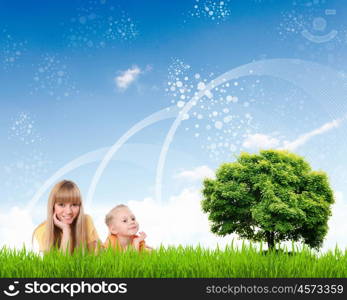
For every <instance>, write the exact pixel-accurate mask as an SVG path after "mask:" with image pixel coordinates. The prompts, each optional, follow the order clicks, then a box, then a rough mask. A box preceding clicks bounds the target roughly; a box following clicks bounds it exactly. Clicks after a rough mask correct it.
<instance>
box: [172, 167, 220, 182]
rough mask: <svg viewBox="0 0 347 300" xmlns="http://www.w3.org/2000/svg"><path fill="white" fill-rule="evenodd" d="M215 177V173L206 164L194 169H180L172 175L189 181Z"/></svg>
mask: <svg viewBox="0 0 347 300" xmlns="http://www.w3.org/2000/svg"><path fill="white" fill-rule="evenodd" d="M206 177H208V178H215V173H214V171H213V170H211V169H210V168H209V167H208V166H200V167H197V168H195V169H194V170H186V171H182V172H180V173H178V174H176V175H175V176H174V178H178V179H188V180H191V181H198V180H202V179H204V178H206Z"/></svg>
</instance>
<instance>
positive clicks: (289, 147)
mask: <svg viewBox="0 0 347 300" xmlns="http://www.w3.org/2000/svg"><path fill="white" fill-rule="evenodd" d="M345 119H346V117H343V118H341V119H337V120H333V121H331V122H328V123H325V124H324V125H322V126H321V127H319V128H317V129H314V130H312V131H310V132H308V133H305V134H302V135H300V136H299V137H298V138H297V139H296V140H295V141H293V142H284V146H282V147H281V149H286V150H291V151H293V150H295V149H297V148H298V147H299V146H302V145H304V144H305V143H306V142H307V141H308V140H310V139H311V138H312V137H314V136H316V135H319V134H323V133H325V132H327V131H329V130H331V129H333V128H337V127H339V126H340V124H341V123H342V122H343V121H344V120H345Z"/></svg>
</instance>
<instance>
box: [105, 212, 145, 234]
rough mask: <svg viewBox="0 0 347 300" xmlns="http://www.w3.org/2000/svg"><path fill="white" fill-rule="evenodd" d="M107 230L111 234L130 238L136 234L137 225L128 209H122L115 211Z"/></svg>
mask: <svg viewBox="0 0 347 300" xmlns="http://www.w3.org/2000/svg"><path fill="white" fill-rule="evenodd" d="M109 228H110V232H111V233H112V234H116V235H120V236H132V235H134V234H136V232H138V230H139V223H137V221H136V218H135V216H134V214H133V213H132V212H131V210H130V209H129V208H126V207H122V208H119V209H118V210H117V211H116V213H115V215H114V218H113V220H112V222H111V224H110V226H109Z"/></svg>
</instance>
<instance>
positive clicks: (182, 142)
mask: <svg viewBox="0 0 347 300" xmlns="http://www.w3.org/2000/svg"><path fill="white" fill-rule="evenodd" d="M346 15H347V11H346V9H345V8H344V7H343V3H342V1H337V0H330V1H329V0H325V1H324V0H288V1H279V0H230V1H226V0H225V1H214V0H199V1H197V0H185V1H159V0H157V1H129V0H127V1H111V0H105V1H104V0H94V1H25V2H23V1H1V2H0V81H1V85H0V105H1V110H0V115H1V117H0V128H1V130H0V140H1V148H0V153H1V155H0V168H1V170H2V171H1V172H0V173H1V175H0V178H1V180H0V182H1V183H0V184H1V188H0V197H1V199H2V201H1V207H2V211H3V212H5V211H6V210H7V209H11V208H13V207H14V206H17V207H21V208H23V207H25V206H26V205H27V204H28V203H29V202H30V201H31V200H32V198H33V197H34V195H35V193H36V192H37V191H38V190H39V189H40V187H42V185H43V184H44V183H45V182H46V181H47V180H49V179H50V178H52V177H51V176H52V175H53V174H54V173H55V172H56V171H57V170H59V169H60V168H62V167H64V166H66V165H67V164H69V162H71V161H73V160H74V159H76V158H78V157H80V156H82V155H84V154H86V153H89V152H92V151H99V152H97V154H95V155H96V157H97V158H95V159H94V160H92V161H91V162H90V163H86V164H85V165H82V166H80V167H78V168H76V169H74V170H72V171H70V172H68V173H66V174H64V175H63V176H61V177H60V178H69V179H72V180H74V181H76V182H77V183H78V184H79V186H80V187H81V190H82V192H83V195H84V196H85V198H87V194H88V191H89V190H90V185H91V182H92V179H93V176H95V172H96V170H97V168H98V166H99V164H100V163H101V161H102V158H103V157H104V156H105V155H106V153H107V151H108V149H110V148H109V147H111V146H112V145H113V144H114V143H115V142H116V141H117V140H118V139H119V138H120V137H121V136H122V135H124V134H125V133H126V132H127V131H128V130H129V129H130V128H131V127H132V126H134V125H135V124H137V123H138V122H141V121H142V120H144V119H145V118H147V117H148V116H150V115H151V114H154V113H156V112H158V111H160V110H163V109H166V108H168V107H171V106H172V107H173V108H172V110H173V111H174V110H175V109H176V110H177V111H179V110H183V109H184V108H185V107H186V105H187V103H188V102H189V100H191V99H192V97H193V96H194V95H195V93H198V92H200V91H205V90H204V86H207V85H208V83H209V82H210V81H211V80H214V79H216V78H218V77H219V76H221V75H222V74H225V73H227V72H229V71H231V70H233V69H234V68H237V67H240V66H243V65H246V64H251V63H257V62H261V61H264V66H265V67H264V68H265V69H266V70H265V71H264V72H263V73H261V74H266V75H261V74H260V73H259V74H258V75H257V74H255V73H252V72H253V70H252V68H255V66H253V65H252V66H249V68H250V70H249V71H250V73H248V76H243V77H241V78H239V79H233V80H230V81H226V82H225V83H223V84H222V85H220V86H219V87H218V89H217V90H216V89H211V90H206V93H205V96H203V97H202V98H201V99H200V100H199V103H198V104H197V105H195V106H194V107H193V108H192V109H191V110H190V111H189V113H188V114H187V117H188V119H187V117H186V116H184V118H185V119H186V120H183V122H182V123H181V124H180V125H179V127H178V128H177V130H176V132H175V135H174V138H173V140H172V142H171V144H170V147H169V149H168V152H167V156H166V160H165V165H164V168H163V170H162V172H163V173H162V174H163V177H162V189H161V190H162V199H161V202H163V203H166V202H167V203H169V201H170V200H169V199H171V198H172V197H173V196H175V195H181V194H182V190H184V189H185V188H192V187H194V188H195V189H196V191H198V190H199V189H200V188H201V181H194V180H195V179H196V178H199V174H198V173H199V172H200V173H201V174H205V175H206V174H207V175H208V174H209V171H208V170H210V171H213V170H214V169H215V168H216V167H218V165H219V164H220V163H222V162H225V161H232V160H233V159H234V157H235V155H238V154H239V153H240V152H241V151H249V152H253V151H257V150H258V149H259V148H267V147H270V148H281V147H282V148H283V147H285V145H290V143H292V142H294V141H296V142H297V143H298V144H295V145H294V144H292V146H288V147H293V148H291V150H293V151H294V152H297V153H298V154H301V155H303V156H304V157H305V158H306V159H307V160H308V161H309V162H310V163H311V165H312V166H313V168H314V169H322V170H324V171H326V172H327V173H328V175H329V177H330V179H331V184H332V186H333V188H334V190H335V191H337V192H339V193H341V199H342V200H341V201H342V202H341V205H342V206H341V207H345V206H343V205H346V202H347V200H346V197H343V195H346V193H347V189H346V188H345V180H347V171H346V167H347V162H346V159H345V153H346V151H345V150H346V147H345V146H344V145H343V143H341V141H343V140H344V139H345V136H346V135H345V134H346V133H345V129H346V124H345V117H346V113H347V111H346V107H345V106H346V105H345V102H346V101H345V94H344V91H345V90H344V89H345V88H346V85H345V80H346V75H345V74H346V73H345V72H347V60H346V48H347V30H346V29H347V28H346V25H347V24H346V21H345V20H347V18H346ZM305 32H306V33H305ZM273 59H282V60H283V61H282V62H278V63H277V62H276V63H275V64H274V65H273V63H272V62H270V61H272V60H273ZM293 59H299V60H300V63H298V65H299V66H298V67H295V68H296V69H295V70H296V73H295V75H293V74H292V73H291V72H292V70H294V67H293V68H292V67H291V66H290V63H289V62H290V61H291V60H293ZM287 64H288V65H287ZM276 66H277V68H278V69H280V71H281V72H277V70H276ZM245 68H247V67H245ZM300 68H301V69H300ZM301 70H302V71H301ZM329 70H330V71H331V74H332V75H331V76H330V75H329V76H328V75H326V74H328V73H329V72H330V71H329ZM271 72H272V73H271ZM276 72H277V73H278V74H280V73H281V74H280V75H278V74H277V73H276ZM301 72H302V76H304V79H305V80H304V79H300V74H301ZM275 73H276V74H277V75H276V76H275ZM329 74H330V73H329ZM272 75H273V76H272ZM325 75H326V76H327V77H326V78H323V77H324V76H325ZM281 76H282V77H281ZM305 76H306V77H305ZM322 76H323V77H322ZM285 77H286V78H287V80H284V78H285ZM335 77H336V78H335ZM288 78H289V80H288ZM299 82H302V83H303V84H302V85H301V86H299V85H298V84H297V83H299ZM315 82H317V89H315ZM319 82H321V83H322V84H323V83H326V84H327V86H326V91H321V90H319V89H318V87H319V86H321V84H320V83H319ZM332 91H334V96H330V93H331V92H332ZM311 92H312V93H313V94H314V95H312V93H311ZM173 114H174V113H173ZM175 116H177V114H176V115H175ZM163 118H164V117H163ZM174 120H175V118H174V117H171V118H169V117H167V118H164V119H163V120H161V121H158V122H155V123H153V124H152V125H149V126H148V127H146V128H143V129H142V130H140V131H139V132H137V133H136V134H135V135H134V136H132V137H131V138H130V139H129V140H128V141H127V142H126V143H125V144H124V145H123V146H122V147H121V148H120V149H119V151H118V152H117V153H116V154H115V156H114V157H113V158H112V159H111V161H110V163H109V164H108V165H107V167H106V168H105V170H104V172H103V173H102V175H101V177H100V179H99V181H98V184H97V186H96V187H95V194H94V195H93V196H94V197H93V199H92V201H93V203H98V204H100V205H104V206H105V207H110V208H111V207H112V206H114V205H116V204H119V203H123V202H124V203H127V202H128V201H142V200H143V199H145V198H146V197H150V198H151V199H155V198H156V191H157V190H158V186H157V185H156V180H158V160H159V156H160V153H161V151H162V145H163V143H164V141H165V137H166V136H167V134H168V132H169V130H170V128H171V126H172V124H173V122H174ZM293 145H294V146H293ZM102 149H103V150H102ZM202 166H205V169H204V168H201V167H202ZM206 170H207V171H206ZM184 172H186V173H184ZM187 172H188V173H187ZM189 172H190V173H189ZM187 174H188V175H187ZM194 174H195V175H194ZM201 174H200V175H201ZM189 176H190V179H191V180H188V178H189ZM194 176H195V177H194ZM194 178H195V179H194ZM134 186H135V187H136V188H134ZM48 190H49V189H48ZM46 198H47V191H45V192H44V193H43V195H42V196H41V197H40V198H39V199H38V201H37V202H35V203H37V205H45V203H46ZM42 215H43V213H42V214H40V216H39V217H37V218H36V219H34V223H36V222H38V220H39V218H40V217H42ZM336 222H337V221H336ZM343 226H346V224H345V225H343Z"/></svg>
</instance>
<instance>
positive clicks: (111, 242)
mask: <svg viewBox="0 0 347 300" xmlns="http://www.w3.org/2000/svg"><path fill="white" fill-rule="evenodd" d="M105 222H106V225H107V226H108V229H109V236H108V237H107V239H106V241H105V244H104V245H105V248H108V247H112V248H113V249H118V250H120V251H124V250H126V249H127V248H129V247H133V248H134V249H135V250H137V251H143V250H149V251H150V250H152V248H151V247H148V246H147V245H146V244H145V238H146V234H145V233H144V232H140V233H139V235H136V233H137V231H138V230H139V223H138V222H137V221H136V219H135V216H134V214H133V213H132V211H131V210H130V209H129V208H128V207H127V206H126V205H124V204H120V205H117V206H116V207H114V208H113V209H111V211H110V212H109V213H108V214H107V215H106V218H105Z"/></svg>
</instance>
